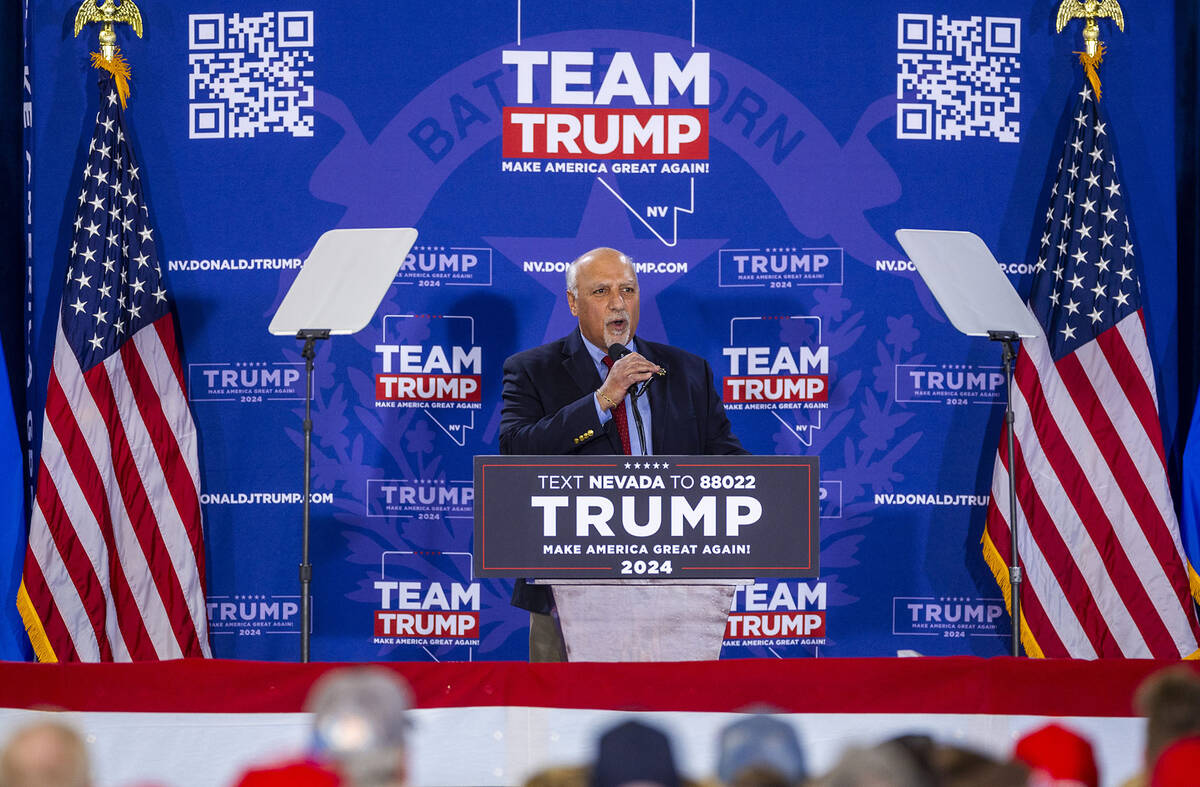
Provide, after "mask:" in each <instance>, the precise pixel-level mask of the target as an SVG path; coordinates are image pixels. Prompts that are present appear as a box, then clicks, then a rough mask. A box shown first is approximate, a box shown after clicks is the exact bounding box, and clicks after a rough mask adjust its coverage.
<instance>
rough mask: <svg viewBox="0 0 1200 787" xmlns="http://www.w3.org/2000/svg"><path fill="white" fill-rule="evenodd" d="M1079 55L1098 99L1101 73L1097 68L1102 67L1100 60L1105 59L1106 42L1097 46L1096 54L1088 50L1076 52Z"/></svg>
mask: <svg viewBox="0 0 1200 787" xmlns="http://www.w3.org/2000/svg"><path fill="white" fill-rule="evenodd" d="M1075 54H1077V55H1079V64H1080V65H1081V66H1083V70H1084V72H1085V73H1086V74H1087V78H1088V81H1089V82H1091V83H1092V89H1093V90H1095V91H1096V100H1097V101H1099V100H1100V74H1099V73H1098V72H1097V69H1098V68H1100V61H1102V60H1103V59H1104V44H1099V45H1098V46H1097V47H1096V54H1094V55H1089V54H1088V53H1087V52H1076V53H1075Z"/></svg>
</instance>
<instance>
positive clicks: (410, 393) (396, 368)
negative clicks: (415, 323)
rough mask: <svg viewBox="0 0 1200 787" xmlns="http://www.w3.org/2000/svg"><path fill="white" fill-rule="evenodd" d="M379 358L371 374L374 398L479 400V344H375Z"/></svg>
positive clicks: (418, 401) (425, 401)
mask: <svg viewBox="0 0 1200 787" xmlns="http://www.w3.org/2000/svg"><path fill="white" fill-rule="evenodd" d="M375 352H376V353H379V355H380V356H381V358H382V366H381V373H380V374H378V375H376V376H375V398H376V400H377V401H386V402H404V403H417V404H423V403H428V402H478V401H479V400H480V381H481V379H482V377H481V376H480V356H481V352H482V351H481V350H480V348H479V347H460V346H457V345H455V346H451V347H442V346H439V345H436V344H435V345H433V346H431V347H425V346H422V345H418V344H377V345H375Z"/></svg>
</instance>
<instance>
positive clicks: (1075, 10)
mask: <svg viewBox="0 0 1200 787" xmlns="http://www.w3.org/2000/svg"><path fill="white" fill-rule="evenodd" d="M110 2H111V0H110ZM1072 19H1083V20H1085V22H1084V25H1083V45H1084V48H1085V49H1086V50H1087V54H1088V56H1089V57H1095V56H1096V47H1097V46H1098V45H1099V43H1100V26H1099V25H1097V24H1096V20H1097V19H1111V20H1113V21H1114V22H1116V23H1117V27H1118V28H1119V29H1120V30H1121V32H1122V33H1124V32H1125V15H1124V14H1123V13H1122V12H1121V6H1120V5H1118V4H1117V0H1083V1H1082V2H1080V0H1063V2H1062V5H1060V6H1059V7H1058V20H1057V21H1056V22H1055V25H1056V28H1057V31H1058V32H1059V33H1061V32H1062V30H1063V28H1064V27H1066V26H1067V22H1070V21H1071V20H1072Z"/></svg>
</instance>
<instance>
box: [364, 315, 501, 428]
mask: <svg viewBox="0 0 1200 787" xmlns="http://www.w3.org/2000/svg"><path fill="white" fill-rule="evenodd" d="M381 338H382V341H380V343H379V344H376V345H375V357H376V361H375V367H374V370H375V406H376V407H415V408H419V409H422V410H424V411H425V413H426V414H427V415H428V416H429V418H430V420H432V421H433V422H434V423H435V424H437V426H438V428H440V429H441V430H442V431H443V432H445V433H446V435H448V436H449V437H450V439H451V440H453V441H454V442H455V443H456V444H457V445H459V446H463V445H466V442H467V432H468V431H470V430H472V429H474V428H475V411H476V410H478V409H479V408H480V407H482V406H483V405H482V404H481V402H482V399H483V374H482V372H483V349H482V348H481V347H480V346H479V345H478V344H476V343H475V318H474V317H472V316H469V315H462V314H387V315H384V317H383V335H382V337H381Z"/></svg>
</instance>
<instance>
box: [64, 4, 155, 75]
mask: <svg viewBox="0 0 1200 787" xmlns="http://www.w3.org/2000/svg"><path fill="white" fill-rule="evenodd" d="M92 22H100V23H101V24H102V25H103V27H101V28H100V56H101V57H103V58H104V59H105V60H112V59H113V56H114V55H115V54H116V51H117V34H116V33H115V32H113V23H114V22H125V23H127V24H128V25H129V26H130V27H132V28H133V32H135V33H137V37H138V38H141V37H142V14H141V12H140V11H138V7H137V6H136V5H134V4H133V0H122V2H121V4H120V5H116V4H115V3H113V0H104V5H102V6H100V7H96V0H83V5H81V6H79V11H78V13H76V14H75V35H76V36H78V35H79V31H80V30H82V29H83V26H84V25H86V24H90V23H92Z"/></svg>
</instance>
